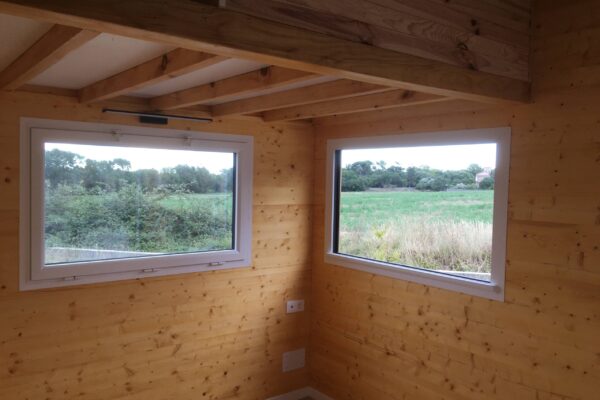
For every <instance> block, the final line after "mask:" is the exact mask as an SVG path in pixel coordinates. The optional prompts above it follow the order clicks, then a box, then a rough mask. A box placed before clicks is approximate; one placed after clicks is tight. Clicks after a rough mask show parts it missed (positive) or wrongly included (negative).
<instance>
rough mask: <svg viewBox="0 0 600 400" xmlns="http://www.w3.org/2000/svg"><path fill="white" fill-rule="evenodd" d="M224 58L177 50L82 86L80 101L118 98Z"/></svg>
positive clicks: (224, 58) (87, 101) (88, 101)
mask: <svg viewBox="0 0 600 400" xmlns="http://www.w3.org/2000/svg"><path fill="white" fill-rule="evenodd" d="M224 60H226V57H223V56H216V55H213V54H208V53H203V52H198V51H194V50H187V49H175V50H173V51H170V52H169V53H167V54H164V55H162V56H159V57H156V58H153V59H152V60H150V61H147V62H145V63H142V64H140V65H136V66H135V67H133V68H130V69H128V70H126V71H123V72H120V73H118V74H116V75H113V76H111V77H109V78H106V79H103V80H101V81H98V82H95V83H92V84H91V85H89V86H87V87H85V88H83V89H81V91H80V93H79V100H80V101H81V102H82V103H90V102H94V101H101V100H106V99H109V98H112V97H117V96H120V95H123V94H126V93H129V92H132V91H134V90H136V89H140V88H142V87H144V86H149V85H153V84H156V83H158V82H161V81H164V80H167V79H171V78H175V77H178V76H181V75H184V74H187V73H190V72H192V71H195V70H199V69H202V68H206V67H208V66H211V65H214V64H216V63H219V62H221V61H224Z"/></svg>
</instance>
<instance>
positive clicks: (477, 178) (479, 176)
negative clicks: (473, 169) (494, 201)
mask: <svg viewBox="0 0 600 400" xmlns="http://www.w3.org/2000/svg"><path fill="white" fill-rule="evenodd" d="M489 177H491V175H490V173H489V172H485V171H483V172H480V173H478V174H477V175H475V183H476V184H478V185H479V184H480V183H481V181H482V180H484V179H485V178H489Z"/></svg>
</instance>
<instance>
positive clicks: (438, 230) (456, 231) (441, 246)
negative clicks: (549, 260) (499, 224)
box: [339, 216, 492, 273]
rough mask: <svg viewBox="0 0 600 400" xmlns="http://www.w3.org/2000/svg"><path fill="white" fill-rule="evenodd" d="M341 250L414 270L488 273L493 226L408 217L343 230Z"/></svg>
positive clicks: (341, 232) (425, 217) (461, 221)
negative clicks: (410, 267) (413, 268)
mask: <svg viewBox="0 0 600 400" xmlns="http://www.w3.org/2000/svg"><path fill="white" fill-rule="evenodd" d="M341 228H342V229H343V228H344V227H343V226H342V227H341ZM339 250H340V252H342V253H345V254H350V255H354V256H360V257H366V258H371V259H375V260H379V261H386V262H392V263H398V264H403V265H409V266H414V267H421V268H428V269H434V270H449V271H468V272H484V273H489V272H490V271H491V256H492V224H489V223H484V222H474V221H464V220H439V219H434V218H431V217H427V216H405V217H400V218H397V219H395V220H392V221H389V222H387V223H385V224H379V225H375V224H371V225H370V224H368V223H367V224H363V225H362V226H361V225H359V226H357V227H356V228H355V230H352V231H343V230H341V231H340V245H339Z"/></svg>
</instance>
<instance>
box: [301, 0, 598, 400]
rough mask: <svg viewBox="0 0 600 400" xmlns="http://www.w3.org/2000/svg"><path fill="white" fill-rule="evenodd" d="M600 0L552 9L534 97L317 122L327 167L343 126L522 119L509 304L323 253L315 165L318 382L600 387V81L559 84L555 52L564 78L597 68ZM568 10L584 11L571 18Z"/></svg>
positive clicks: (461, 392)
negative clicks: (347, 264)
mask: <svg viewBox="0 0 600 400" xmlns="http://www.w3.org/2000/svg"><path fill="white" fill-rule="evenodd" d="M538 3H540V2H538ZM592 3H596V4H597V2H587V1H579V2H545V3H543V4H542V5H541V6H540V9H539V12H538V13H537V14H536V24H535V26H536V36H535V39H534V42H533V52H534V59H533V65H534V75H533V82H534V85H533V86H534V88H535V90H534V94H535V103H534V104H532V105H528V106H517V107H485V106H484V107H482V106H480V105H474V104H472V103H468V102H454V103H453V104H451V103H446V104H437V105H429V106H422V107H421V106H418V107H414V109H413V110H409V109H408V108H407V109H403V110H401V112H400V110H393V111H398V112H397V113H396V114H394V112H393V111H390V110H383V111H381V112H373V113H363V115H358V116H356V115H351V116H340V117H339V118H333V117H328V118H323V119H317V120H315V123H316V125H317V138H316V149H317V155H316V165H315V167H316V168H317V169H319V168H324V162H325V161H324V155H325V153H324V149H325V147H324V146H325V143H326V139H327V138H330V137H344V136H361V135H365V134H391V133H397V132H420V131H432V130H451V129H469V128H486V127H490V128H491V127H499V126H511V127H512V129H513V134H512V143H511V171H510V179H511V184H510V193H509V227H508V252H507V259H508V263H507V270H506V273H507V278H506V279H507V280H506V284H507V285H506V301H505V302H504V303H499V302H494V301H488V300H482V299H478V298H473V297H470V296H466V295H462V294H458V293H452V292H449V291H444V290H441V289H435V288H427V287H425V286H422V285H417V284H413V283H407V282H403V281H399V280H392V279H388V278H384V277H378V276H372V275H369V274H365V273H362V272H358V271H352V270H348V269H344V268H341V267H335V266H331V265H328V264H326V263H324V262H323V257H322V252H323V241H324V238H323V223H322V222H319V221H323V220H324V214H323V199H324V178H323V177H322V176H320V174H317V175H316V176H315V202H316V204H317V205H316V207H315V211H314V214H313V218H314V221H315V225H314V226H315V229H314V241H313V247H314V250H313V252H314V257H313V264H314V266H313V280H312V282H313V286H312V293H313V309H314V310H315V312H314V313H313V314H312V331H311V346H312V350H313V353H312V355H311V378H312V379H313V381H314V382H315V385H316V386H317V388H318V389H320V390H321V391H323V392H325V393H327V394H329V395H331V396H334V397H335V398H340V399H343V398H352V399H365V400H366V399H372V398H378V399H394V400H395V399H404V398H415V399H441V398H445V399H461V400H463V399H473V400H475V399H477V400H488V399H489V400H492V399H498V400H504V399H510V398H518V399H532V400H533V399H535V400H538V399H544V400H557V399H560V400H583V399H586V400H587V399H592V398H595V396H597V392H598V387H599V386H598V382H599V381H600V375H599V373H598V370H599V368H600V359H599V358H598V354H599V351H600V344H599V342H598V340H597V338H598V334H600V296H599V295H598V293H600V269H599V267H598V265H600V249H599V246H598V243H600V225H599V223H598V221H600V218H599V215H600V212H599V210H600V200H598V199H599V196H598V188H597V187H596V186H595V185H590V184H589V182H590V181H592V182H594V181H598V179H600V164H599V163H598V159H599V157H600V147H599V146H598V142H599V139H598V137H599V136H598V132H599V131H600V120H599V119H598V115H597V111H596V110H595V107H594V105H593V104H596V103H597V99H598V98H599V97H600V88H599V87H598V86H597V85H592V84H591V83H592V82H594V79H596V78H595V77H594V73H593V71H592V70H591V69H590V70H589V80H588V81H587V82H588V83H587V84H586V82H585V81H578V82H576V83H575V84H573V83H574V82H573V81H572V80H571V79H564V80H558V81H554V82H553V79H554V76H557V75H558V73H556V72H549V71H552V68H553V63H556V65H558V67H559V68H560V69H561V70H562V72H563V74H564V76H568V74H570V73H573V76H574V75H575V74H576V73H575V72H573V71H574V70H576V69H577V68H579V66H580V65H581V63H582V62H585V63H587V66H588V67H589V68H594V67H597V64H598V63H599V61H598V60H596V59H595V58H594V56H593V54H595V53H593V51H594V49H595V47H594V46H595V45H594V43H596V42H597V41H598V39H600V32H599V31H597V29H595V28H590V27H589V23H591V22H590V21H589V20H588V19H587V17H585V16H583V14H586V13H593V10H592V9H591V7H592ZM555 7H556V9H555ZM559 9H560V10H564V11H565V13H564V14H563V13H561V12H558V10H559ZM577 9H578V10H579V11H575V10H577ZM579 15H581V18H582V19H575V17H576V16H579ZM564 16H568V17H569V18H571V20H569V19H567V20H563V19H561V20H560V21H558V19H560V18H563V17H564ZM586 21H587V22H586ZM556 25H559V26H560V28H559V29H555V28H556ZM582 37H584V38H585V40H584V41H583V42H582V41H581V40H580V39H581V38H582ZM586 50H589V52H588V53H587V54H588V55H587V56H585V57H584V56H583V54H585V53H586ZM560 52H563V57H562V58H561V57H559V56H558V54H559V53H560ZM584 59H585V61H584ZM546 83H548V84H546ZM594 99H596V100H594ZM444 107H445V108H444ZM410 111H413V113H412V115H411V113H410Z"/></svg>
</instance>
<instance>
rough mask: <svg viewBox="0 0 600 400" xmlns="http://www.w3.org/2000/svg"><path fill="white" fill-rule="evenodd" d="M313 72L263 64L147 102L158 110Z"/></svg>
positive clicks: (270, 85) (272, 84) (293, 79)
mask: <svg viewBox="0 0 600 400" xmlns="http://www.w3.org/2000/svg"><path fill="white" fill-rule="evenodd" d="M316 76H317V75H315V74H312V73H310V72H303V71H296V70H293V69H288V68H281V67H265V68H261V69H259V70H257V71H251V72H248V73H245V74H242V75H237V76H233V77H231V78H226V79H222V80H220V81H216V82H211V83H208V84H206V85H200V86H196V87H193V88H189V89H184V90H181V91H179V92H175V93H170V94H166V95H163V96H158V97H155V98H153V99H152V100H151V101H150V104H151V106H152V107H153V108H154V109H157V110H172V109H175V108H182V107H189V106H193V105H196V104H203V103H207V102H210V101H215V100H219V99H223V98H227V97H230V96H235V95H241V94H247V93H250V92H254V91H258V90H264V89H271V88H275V87H278V86H282V85H289V84H292V83H295V82H300V81H304V80H308V79H314V78H315V77H316Z"/></svg>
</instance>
